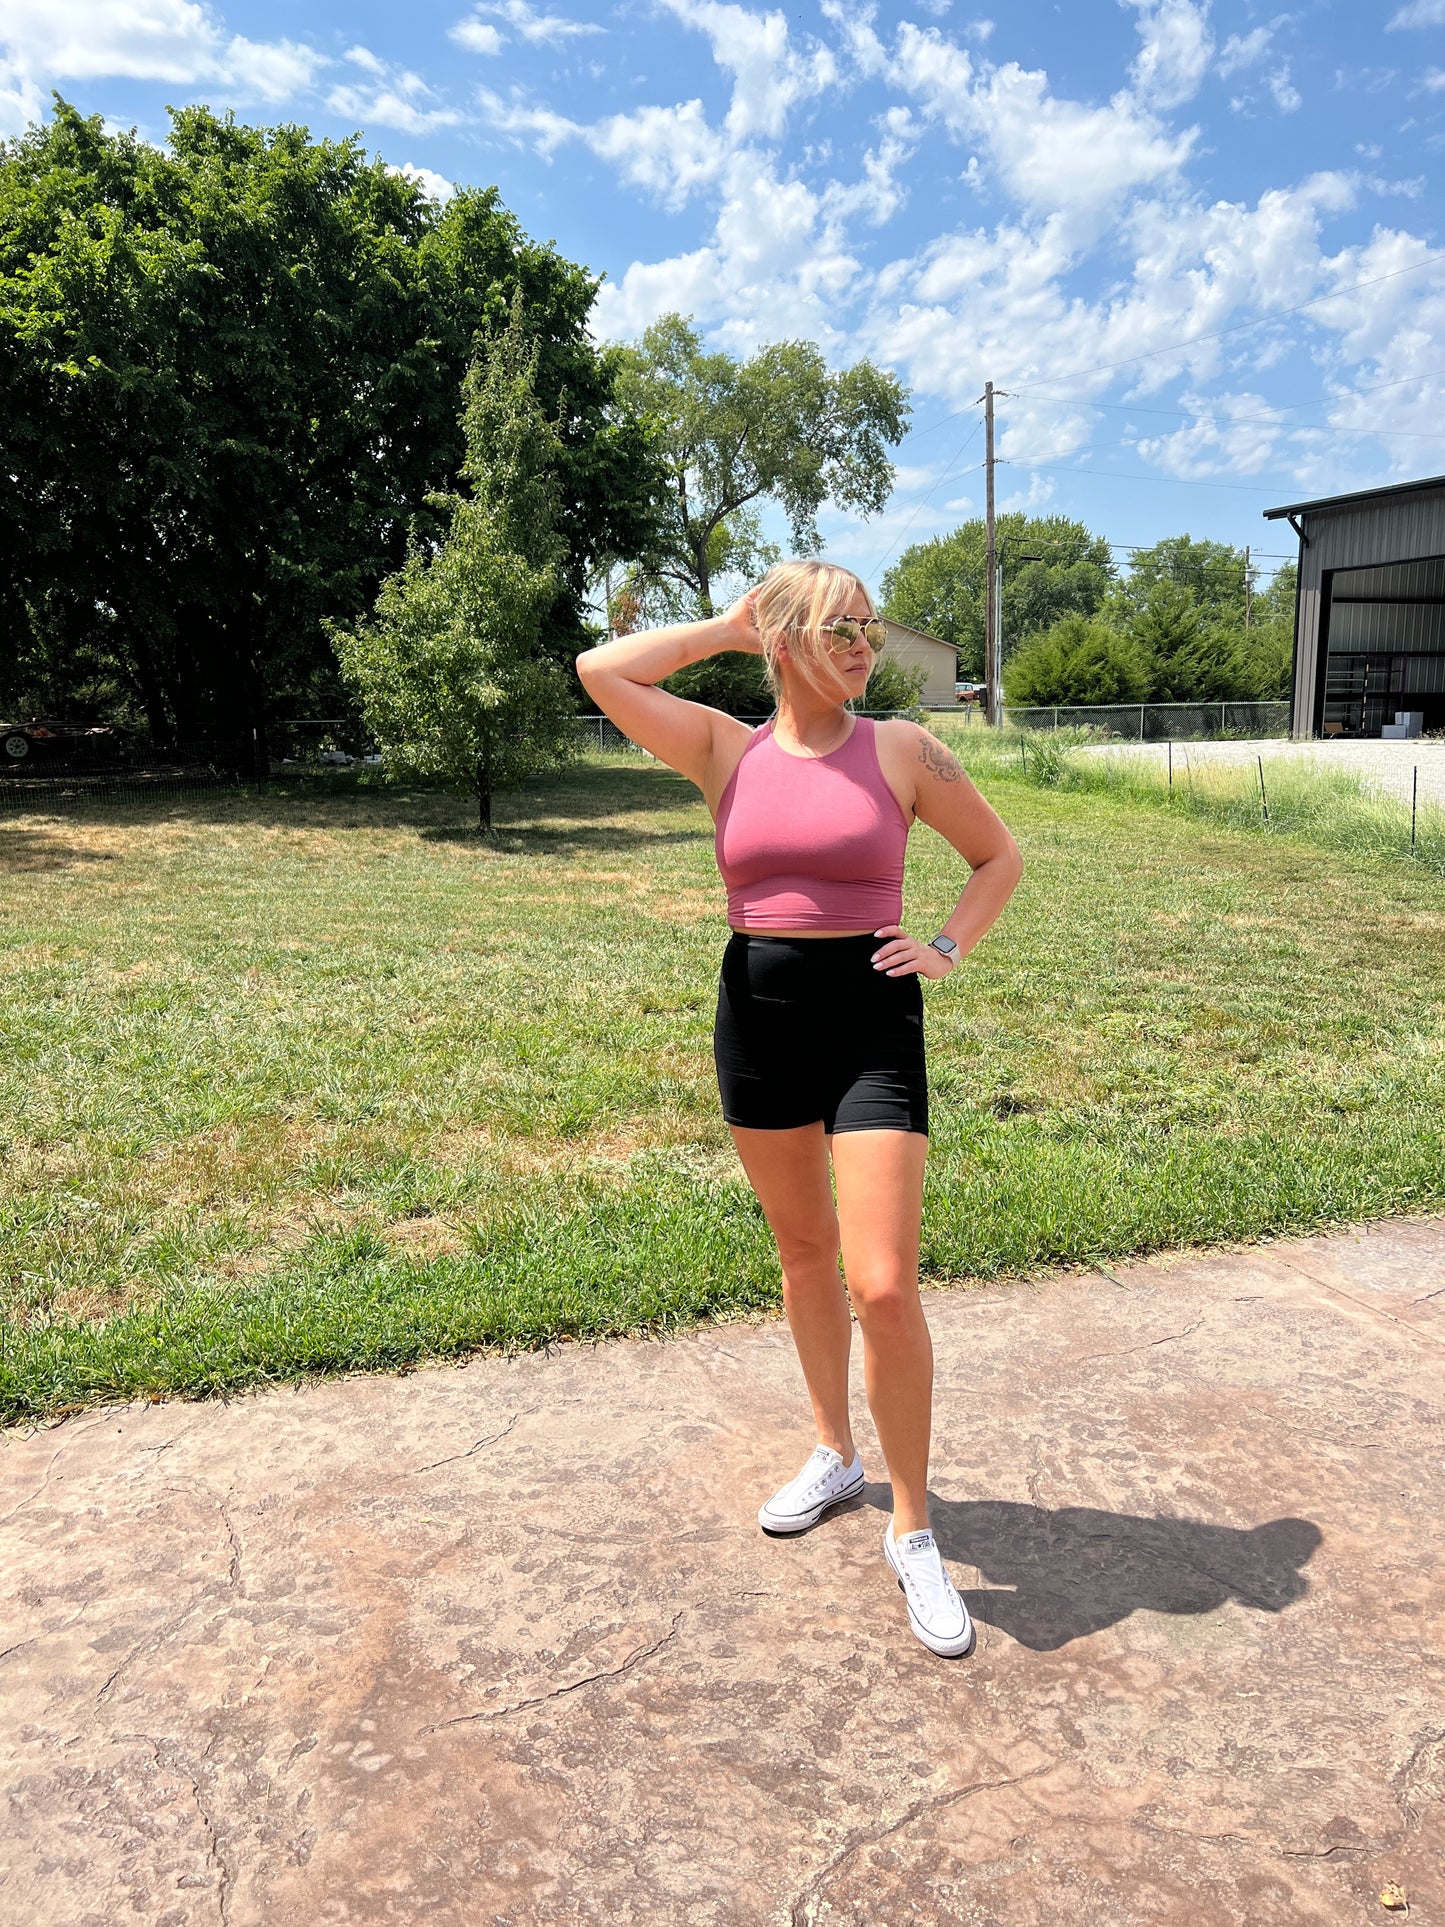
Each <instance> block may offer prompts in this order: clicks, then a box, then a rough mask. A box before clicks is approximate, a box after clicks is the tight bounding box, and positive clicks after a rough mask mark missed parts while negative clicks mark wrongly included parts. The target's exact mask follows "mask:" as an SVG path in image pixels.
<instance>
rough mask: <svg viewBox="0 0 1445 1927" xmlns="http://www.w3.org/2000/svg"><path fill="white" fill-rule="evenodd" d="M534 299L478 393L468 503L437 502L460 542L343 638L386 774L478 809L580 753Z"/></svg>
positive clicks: (487, 366)
mask: <svg viewBox="0 0 1445 1927" xmlns="http://www.w3.org/2000/svg"><path fill="white" fill-rule="evenodd" d="M536 369H537V348H536V344H535V343H529V342H528V341H527V339H526V337H525V331H524V326H523V313H522V307H521V301H520V297H519V298H518V299H517V300H516V301H515V302H514V304H513V308H512V316H511V321H510V324H509V326H508V328H507V331H506V333H505V334H504V335H502V336H501V337H500V338H499V339H498V340H497V341H496V342H495V343H494V345H493V347H492V349H491V352H490V354H489V355H488V357H487V358H486V360H484V361H478V362H474V363H473V365H472V367H471V369H470V371H469V372H468V375H467V378H466V382H465V384H464V389H463V393H464V397H465V406H464V408H463V411H462V427H463V430H464V433H465V436H466V447H467V453H466V459H465V461H464V462H463V464H462V476H463V478H464V480H465V481H466V482H468V483H470V485H471V492H470V494H469V495H459V496H438V497H434V498H433V505H434V506H435V507H437V508H439V509H440V510H442V511H443V512H445V511H446V510H447V509H450V512H451V528H450V532H449V533H448V535H447V536H446V538H445V540H444V541H443V542H442V544H441V546H440V547H439V548H438V549H437V550H436V551H435V552H434V553H432V554H426V553H423V552H422V551H420V550H417V549H414V550H413V552H412V553H411V555H409V556H408V558H407V560H406V563H405V564H404V566H403V567H402V568H401V569H399V570H398V571H397V573H396V574H395V575H393V576H390V577H388V579H387V580H386V581H385V582H384V583H383V584H382V588H381V593H380V594H379V595H378V597H377V599H376V609H375V614H374V617H373V619H372V621H371V622H369V623H367V624H365V625H364V626H362V627H360V628H358V629H356V630H354V631H351V632H349V633H342V632H338V633H337V635H336V638H335V640H336V648H337V654H338V656H339V658H340V661H341V665H342V669H343V672H344V673H345V675H346V676H347V677H348V679H349V680H350V681H351V682H352V683H353V684H354V685H355V687H356V689H357V691H358V694H359V695H360V698H361V702H362V707H363V710H364V712H365V715H366V719H367V722H368V724H369V726H370V727H371V729H372V731H373V732H374V734H375V736H376V740H377V742H378V743H379V744H380V746H381V749H382V754H383V756H384V758H385V760H386V763H387V766H388V767H389V768H390V769H393V770H395V771H397V772H398V773H403V774H409V775H417V776H442V777H445V778H446V779H448V780H449V781H450V782H452V783H453V784H455V786H456V787H457V788H458V789H460V790H463V791H470V792H471V793H472V794H473V795H475V797H476V798H477V815H478V827H479V828H480V829H481V830H483V831H488V830H490V829H491V826H492V794H493V792H494V791H495V790H499V789H507V788H511V787H514V786H515V785H516V784H518V783H520V782H522V781H524V780H525V779H526V778H527V777H528V776H531V775H534V774H536V773H537V772H538V771H539V770H543V769H548V768H552V767H554V766H555V765H556V764H558V763H559V762H561V761H562V760H563V758H564V757H565V756H566V755H567V754H569V752H570V751H571V750H572V749H573V747H574V746H575V743H576V731H575V729H574V727H573V723H574V718H575V713H576V712H575V709H574V706H573V702H572V695H571V690H570V686H569V683H568V679H567V674H566V671H565V670H564V669H563V668H562V667H561V666H560V664H559V663H557V662H556V661H555V660H554V659H552V658H550V657H549V656H548V655H547V654H546V653H545V651H544V647H543V645H544V641H545V627H546V618H547V615H548V612H549V610H550V609H551V608H552V606H553V604H554V603H555V601H556V599H557V595H558V588H559V583H560V581H561V570H562V565H563V561H564V556H565V545H564V543H563V542H562V540H561V538H560V536H559V535H558V533H557V512H558V494H557V483H556V472H557V471H556V462H557V456H558V451H559V447H560V443H559V439H558V435H557V431H556V428H555V427H554V425H553V424H552V423H551V422H550V421H549V420H548V419H547V417H546V416H545V414H544V413H543V411H542V408H541V405H540V404H539V402H538V400H537V395H536V387H535V377H536Z"/></svg>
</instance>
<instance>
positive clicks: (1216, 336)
mask: <svg viewBox="0 0 1445 1927" xmlns="http://www.w3.org/2000/svg"><path fill="white" fill-rule="evenodd" d="M1440 261H1445V254H1431V255H1427V256H1426V258H1425V259H1424V260H1423V261H1415V262H1413V263H1412V264H1411V265H1410V266H1409V267H1408V268H1393V269H1392V270H1391V271H1390V273H1389V274H1375V275H1371V276H1370V278H1369V279H1368V280H1367V281H1356V282H1355V283H1354V284H1353V286H1351V287H1348V288H1332V289H1331V290H1330V292H1329V293H1328V294H1316V295H1312V296H1311V297H1310V299H1309V300H1308V301H1297V302H1296V303H1295V305H1294V306H1293V307H1292V308H1272V309H1271V310H1270V311H1269V313H1268V314H1261V315H1256V316H1255V318H1254V320H1253V321H1237V322H1235V323H1234V325H1233V326H1232V327H1228V328H1214V329H1211V330H1210V332H1209V333H1207V334H1202V335H1188V336H1186V337H1185V338H1184V339H1183V340H1182V341H1173V342H1170V343H1169V345H1168V346H1167V347H1164V348H1148V349H1146V350H1145V351H1144V352H1143V353H1142V354H1138V355H1125V356H1124V358H1123V360H1122V361H1104V362H1100V363H1099V365H1098V366H1097V367H1095V368H1075V369H1074V370H1073V371H1072V372H1071V373H1069V374H1067V375H1044V376H1041V377H1040V378H1039V379H1038V380H1037V381H1034V382H1030V383H1028V384H1027V385H1026V386H1024V387H1022V388H1017V389H1015V390H1014V393H1015V394H1018V395H1023V394H1027V393H1029V392H1030V390H1031V389H1033V388H1051V387H1053V386H1054V385H1055V384H1056V383H1058V382H1061V381H1082V380H1083V378H1084V377H1085V376H1086V375H1108V374H1112V373H1113V372H1114V370H1115V369H1116V368H1132V367H1134V366H1135V365H1136V364H1137V363H1138V362H1141V361H1157V360H1158V358H1159V357H1160V355H1173V354H1177V353H1178V352H1179V350H1180V349H1181V348H1194V347H1197V346H1198V345H1199V343H1200V342H1203V341H1222V340H1223V339H1224V338H1225V337H1226V336H1227V335H1239V334H1245V333H1247V332H1248V331H1249V330H1250V329H1251V328H1262V327H1263V326H1264V325H1265V323H1266V322H1269V321H1283V320H1284V319H1285V318H1286V317H1287V316H1288V315H1292V314H1303V313H1304V311H1305V309H1306V308H1317V307H1319V306H1320V304H1321V303H1322V302H1325V301H1339V300H1342V299H1343V298H1344V296H1345V295H1347V294H1358V293H1359V292H1360V291H1361V289H1363V288H1377V287H1379V285H1380V284H1381V282H1383V281H1398V280H1399V278H1400V276H1401V275H1403V274H1418V273H1419V272H1420V270H1421V269H1422V268H1433V267H1434V266H1435V265H1436V264H1437V263H1438V262H1440Z"/></svg>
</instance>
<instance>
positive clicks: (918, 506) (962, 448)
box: [870, 411, 983, 575]
mask: <svg viewBox="0 0 1445 1927" xmlns="http://www.w3.org/2000/svg"><path fill="white" fill-rule="evenodd" d="M960 412H962V411H960ZM982 427H983V423H982V422H981V421H979V422H975V423H974V425H973V433H972V434H971V435H969V436H967V437H966V438H965V440H964V441H962V442H961V443H960V444H959V446H958V448H957V449H955V451H954V454H953V459H952V461H950V462H949V464H948V467H947V468H946V469H945V470H944V471H943V473H942V474H941V475H940V476H939V478H938V480H937V481H936V482H935V483H934V484H933V487H932V488H930V489H929V490H928V492H927V494H924V495H920V496H919V498H918V501H917V502H916V503H915V504H914V509H913V513H912V515H910V516H909V518H908V520H907V521H906V522H905V523H904V524H903V527H902V528H901V529H900V530H899V531H898V533H897V535H895V536H894V538H893V540H892V542H891V543H890V544H889V546H888V547H887V548H886V549H885V550H884V552H883V554H882V555H881V556H879V558H878V560H877V561H876V562H875V563H874V564H873V565H872V568H871V571H870V573H872V574H874V575H876V574H877V572H878V571H879V570H880V569H881V568H882V567H883V564H884V563H885V562H886V561H887V560H888V558H889V556H890V555H892V553H893V551H894V549H896V548H897V547H898V544H899V543H900V542H901V541H902V540H903V538H904V536H905V535H907V533H908V531H909V530H910V529H911V528H912V527H913V524H914V523H915V522H916V521H917V520H918V517H919V514H920V512H921V511H922V509H923V505H924V503H925V502H926V501H927V500H928V498H929V496H930V495H933V494H935V493H936V492H937V490H939V489H941V488H942V487H943V485H944V483H945V482H946V481H947V480H948V478H949V476H950V475H951V474H952V473H953V465H954V462H957V461H958V459H959V458H960V456H962V455H965V454H966V453H967V452H968V450H969V448H970V447H971V446H972V444H973V440H974V436H976V435H977V434H978V431H979V430H980V428H982ZM975 466H977V464H975ZM972 473H973V469H971V468H966V469H964V470H963V471H962V472H961V474H960V475H959V478H958V479H959V480H960V481H962V479H963V476H964V475H971V474H972Z"/></svg>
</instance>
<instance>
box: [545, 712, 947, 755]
mask: <svg viewBox="0 0 1445 1927" xmlns="http://www.w3.org/2000/svg"><path fill="white" fill-rule="evenodd" d="M923 713H924V712H923V711H921V710H917V709H860V710H858V711H857V714H858V715H860V716H871V717H872V718H873V720H874V721H875V722H880V723H881V722H886V721H887V720H888V719H889V717H890V716H913V717H917V716H919V715H921V714H923ZM950 713H952V712H950ZM772 720H773V719H772V717H771V716H739V717H738V721H739V722H740V723H747V724H748V726H749V727H750V728H754V729H755V728H757V726H758V725H759V724H760V723H769V722H771V721H772ZM577 734H578V738H579V740H580V742H581V745H582V747H583V748H584V749H600V750H630V751H631V752H632V754H633V755H634V756H646V755H648V754H649V753H650V752H649V751H647V750H645V749H640V748H639V747H638V745H637V744H636V743H634V742H633V740H632V738H631V737H630V736H627V735H625V734H624V733H623V732H622V730H620V729H619V728H618V727H617V725H616V723H614V722H613V721H612V720H611V718H610V717H607V716H579V717H578V718H577Z"/></svg>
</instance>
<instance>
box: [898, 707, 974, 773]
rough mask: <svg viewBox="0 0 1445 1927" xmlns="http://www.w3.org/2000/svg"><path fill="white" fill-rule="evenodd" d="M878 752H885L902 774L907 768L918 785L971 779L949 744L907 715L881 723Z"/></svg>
mask: <svg viewBox="0 0 1445 1927" xmlns="http://www.w3.org/2000/svg"><path fill="white" fill-rule="evenodd" d="M878 752H879V755H880V757H882V756H885V755H886V756H887V758H888V761H889V763H890V765H892V766H893V767H896V768H898V769H899V771H900V774H901V773H902V770H903V769H904V768H905V767H906V768H907V770H908V771H909V773H910V775H911V776H912V778H913V781H914V783H915V784H916V785H917V786H918V787H919V788H922V786H923V785H924V784H925V783H928V782H930V781H932V782H936V783H964V782H966V781H967V780H968V779H967V778H966V777H965V775H964V773H963V768H962V766H961V764H960V763H959V760H958V758H957V757H956V756H955V755H954V753H953V751H952V750H951V749H950V748H949V747H948V745H947V743H941V742H940V741H939V740H938V738H937V737H936V736H935V735H933V733H932V732H931V731H930V730H927V729H924V728H923V727H922V725H921V724H919V723H912V722H909V721H908V719H907V718H906V717H904V716H895V717H893V718H891V719H890V720H889V721H888V722H886V723H879V724H878Z"/></svg>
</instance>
